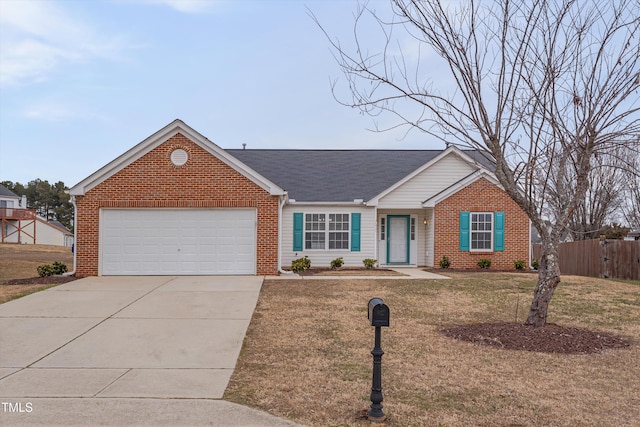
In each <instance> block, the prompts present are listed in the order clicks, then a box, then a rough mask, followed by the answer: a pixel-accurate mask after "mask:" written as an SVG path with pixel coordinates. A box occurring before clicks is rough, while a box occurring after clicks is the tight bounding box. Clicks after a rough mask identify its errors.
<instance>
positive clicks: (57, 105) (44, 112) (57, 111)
mask: <svg viewBox="0 0 640 427" xmlns="http://www.w3.org/2000/svg"><path fill="white" fill-rule="evenodd" d="M22 115H23V116H24V117H26V118H28V119H35V120H42V121H47V122H61V121H66V120H74V119H100V117H99V116H98V115H96V114H95V113H92V112H91V111H90V109H88V108H86V107H85V106H73V105H71V104H70V103H69V102H68V101H64V100H56V99H46V100H41V101H39V102H36V103H34V104H32V105H30V106H28V107H26V108H25V109H23V111H22Z"/></svg>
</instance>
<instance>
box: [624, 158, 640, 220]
mask: <svg viewBox="0 0 640 427" xmlns="http://www.w3.org/2000/svg"><path fill="white" fill-rule="evenodd" d="M624 183H625V184H624V187H625V192H624V194H625V199H624V202H623V203H622V213H623V215H624V219H625V221H626V222H627V225H628V226H629V227H630V228H631V229H632V230H640V158H636V161H635V164H634V167H633V168H630V169H628V170H627V171H626V173H625V177H624Z"/></svg>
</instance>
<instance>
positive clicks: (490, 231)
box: [469, 212, 495, 253]
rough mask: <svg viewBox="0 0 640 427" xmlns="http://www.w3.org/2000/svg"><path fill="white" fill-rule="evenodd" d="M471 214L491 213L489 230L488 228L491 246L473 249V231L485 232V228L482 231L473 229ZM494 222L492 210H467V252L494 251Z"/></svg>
mask: <svg viewBox="0 0 640 427" xmlns="http://www.w3.org/2000/svg"><path fill="white" fill-rule="evenodd" d="M473 215H491V230H489V234H490V235H491V248H488V249H487V248H483V249H474V248H473V234H474V233H486V232H487V230H482V231H479V230H477V231H473ZM494 223H495V219H494V215H493V212H469V252H476V253H482V252H484V253H492V252H494V250H493V248H494V242H493V234H494V227H495V226H494Z"/></svg>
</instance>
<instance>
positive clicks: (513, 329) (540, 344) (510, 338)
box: [442, 322, 631, 354]
mask: <svg viewBox="0 0 640 427" xmlns="http://www.w3.org/2000/svg"><path fill="white" fill-rule="evenodd" d="M442 333H444V334H445V335H446V336H448V337H451V338H455V339H459V340H463V341H469V342H473V343H476V344H482V345H488V346H491V347H498V348H503V349H507V350H524V351H535V352H541V353H563V354H591V353H601V352H603V351H605V350H614V349H619V348H626V347H629V346H630V345H631V341H630V340H629V339H627V338H624V337H621V336H618V335H614V334H610V333H606V332H596V331H589V330H586V329H579V328H572V327H566V326H560V325H556V324H553V323H547V324H546V325H545V326H543V327H539V328H535V327H533V326H527V325H525V324H523V323H513V322H511V323H508V322H505V323H476V324H469V325H457V326H453V327H450V328H447V329H444V330H443V331H442Z"/></svg>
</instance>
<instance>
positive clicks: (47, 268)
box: [38, 264, 54, 277]
mask: <svg viewBox="0 0 640 427" xmlns="http://www.w3.org/2000/svg"><path fill="white" fill-rule="evenodd" d="M53 275H54V272H53V266H52V265H51V264H42V265H39V266H38V276H40V277H46V276H53Z"/></svg>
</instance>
